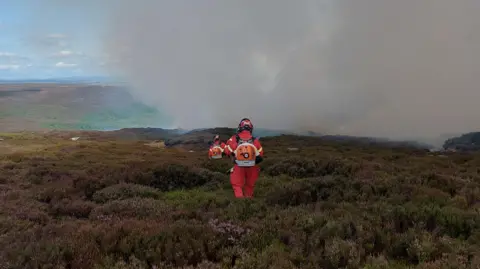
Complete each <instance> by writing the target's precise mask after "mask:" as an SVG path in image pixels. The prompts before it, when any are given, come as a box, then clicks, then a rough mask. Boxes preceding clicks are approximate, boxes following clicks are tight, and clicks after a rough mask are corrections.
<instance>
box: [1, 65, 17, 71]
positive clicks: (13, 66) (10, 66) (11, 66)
mask: <svg viewBox="0 0 480 269" xmlns="http://www.w3.org/2000/svg"><path fill="white" fill-rule="evenodd" d="M19 68H20V65H15V64H0V70H17V69H19Z"/></svg>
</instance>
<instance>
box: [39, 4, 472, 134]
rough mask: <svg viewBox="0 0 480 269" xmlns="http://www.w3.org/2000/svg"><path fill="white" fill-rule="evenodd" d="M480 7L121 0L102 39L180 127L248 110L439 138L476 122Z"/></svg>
mask: <svg viewBox="0 0 480 269" xmlns="http://www.w3.org/2000/svg"><path fill="white" fill-rule="evenodd" d="M50 2H51V3H52V4H53V3H54V4H55V8H58V6H59V5H64V7H65V6H68V5H66V4H65V1H58V0H57V1H50ZM60 2H61V3H60ZM66 2H67V3H69V2H70V1H66ZM71 2H72V3H73V2H74V1H71ZM97 2H99V1H97ZM82 4H83V5H84V6H86V5H88V6H90V7H91V8H100V7H97V6H96V4H95V1H86V0H83V1H78V3H76V5H82ZM47 6H48V5H47ZM103 6H105V4H104V3H103ZM52 8H53V5H52ZM103 8H104V7H103ZM479 8H480V3H479V1H477V0H460V1H451V0H422V1H418V0H402V1H398V0H362V1H358V0H296V1H291V0H258V1H245V0H228V1H225V0H203V1H195V0H175V1H161V0H158V1H153V0H152V1H147V0H145V1H127V0H118V1H112V2H111V4H110V5H108V7H107V8H104V14H105V17H106V18H108V21H109V22H108V27H107V29H108V30H107V34H106V35H105V36H104V37H103V45H104V50H105V52H107V53H109V54H110V55H112V56H113V58H115V59H117V60H118V62H117V63H116V64H114V65H111V66H110V68H111V71H112V72H121V73H123V74H124V75H125V76H126V78H127V79H128V81H129V82H130V83H131V84H132V85H133V87H132V92H133V94H134V95H135V96H136V97H138V98H140V99H141V100H143V101H144V102H145V103H147V104H149V105H153V106H156V107H158V108H160V109H162V110H164V111H166V112H167V113H168V114H169V115H170V116H171V117H173V118H174V119H175V122H176V124H177V125H178V126H180V127H182V128H197V127H208V126H232V127H235V126H236V124H237V123H238V121H239V120H240V119H241V118H243V117H250V118H251V119H252V121H253V123H254V124H255V126H257V127H265V128H274V129H296V130H312V131H319V132H324V133H342V134H351V135H371V136H386V137H390V138H402V139H403V138H419V137H436V136H437V135H440V134H443V133H458V132H465V131H471V130H474V129H475V128H478V127H480V120H479V117H478V115H480V106H479V105H478V104H477V103H478V100H480V89H479V80H480V53H479V48H480V32H479V31H478V29H480V17H479V16H477V15H478V14H477V13H478V10H479Z"/></svg>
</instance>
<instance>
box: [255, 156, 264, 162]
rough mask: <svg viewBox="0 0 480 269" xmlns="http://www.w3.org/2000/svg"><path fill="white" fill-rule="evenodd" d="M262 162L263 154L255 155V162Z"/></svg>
mask: <svg viewBox="0 0 480 269" xmlns="http://www.w3.org/2000/svg"><path fill="white" fill-rule="evenodd" d="M261 162H263V157H262V156H260V155H259V156H257V157H255V164H259V163H261Z"/></svg>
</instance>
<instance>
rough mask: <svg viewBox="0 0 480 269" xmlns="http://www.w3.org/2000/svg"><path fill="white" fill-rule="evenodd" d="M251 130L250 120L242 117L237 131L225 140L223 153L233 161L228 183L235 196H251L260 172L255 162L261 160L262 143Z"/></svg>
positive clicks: (257, 162)
mask: <svg viewBox="0 0 480 269" xmlns="http://www.w3.org/2000/svg"><path fill="white" fill-rule="evenodd" d="M252 132H253V124H252V122H251V121H250V120H249V119H247V118H244V119H242V120H241V121H240V124H239V125H238V129H237V133H236V134H235V135H233V136H232V137H231V138H230V139H229V140H228V141H227V145H226V147H225V154H226V155H227V156H230V157H231V158H232V160H233V162H234V166H233V168H232V170H230V183H231V184H232V188H233V192H234V194H235V197H237V198H244V197H247V198H251V197H253V190H254V187H255V182H256V181H257V179H258V175H259V173H260V167H258V166H257V164H259V163H260V162H262V160H263V149H262V145H261V144H260V141H259V140H258V139H257V138H255V137H253V135H252Z"/></svg>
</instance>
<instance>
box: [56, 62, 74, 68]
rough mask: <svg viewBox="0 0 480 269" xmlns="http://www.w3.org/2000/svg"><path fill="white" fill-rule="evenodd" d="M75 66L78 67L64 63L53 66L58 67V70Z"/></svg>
mask: <svg viewBox="0 0 480 269" xmlns="http://www.w3.org/2000/svg"><path fill="white" fill-rule="evenodd" d="M76 66H78V64H72V63H64V62H58V63H56V64H55V67H59V68H71V67H76Z"/></svg>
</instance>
